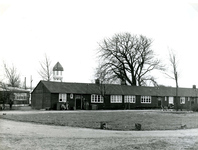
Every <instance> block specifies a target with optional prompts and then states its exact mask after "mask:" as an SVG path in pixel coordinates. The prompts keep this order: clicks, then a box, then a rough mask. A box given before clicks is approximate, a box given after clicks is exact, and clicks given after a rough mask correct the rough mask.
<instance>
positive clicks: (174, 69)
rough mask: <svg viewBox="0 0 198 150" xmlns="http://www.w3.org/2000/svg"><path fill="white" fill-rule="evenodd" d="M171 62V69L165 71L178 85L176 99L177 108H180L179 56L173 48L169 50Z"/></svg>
mask: <svg viewBox="0 0 198 150" xmlns="http://www.w3.org/2000/svg"><path fill="white" fill-rule="evenodd" d="M169 62H170V71H169V72H168V71H167V72H165V74H166V75H167V76H168V77H169V78H170V79H172V80H174V81H175V86H176V100H175V109H176V110H177V109H178V88H179V84H178V78H179V73H178V58H177V55H176V53H175V52H174V51H173V50H171V49H170V50H169Z"/></svg>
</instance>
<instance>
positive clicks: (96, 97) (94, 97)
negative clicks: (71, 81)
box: [91, 94, 104, 103]
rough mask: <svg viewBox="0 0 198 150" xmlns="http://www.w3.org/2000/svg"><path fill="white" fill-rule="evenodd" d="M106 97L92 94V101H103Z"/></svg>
mask: <svg viewBox="0 0 198 150" xmlns="http://www.w3.org/2000/svg"><path fill="white" fill-rule="evenodd" d="M103 102H104V99H103V96H102V95H97V94H92V95H91V103H103Z"/></svg>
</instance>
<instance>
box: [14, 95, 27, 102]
mask: <svg viewBox="0 0 198 150" xmlns="http://www.w3.org/2000/svg"><path fill="white" fill-rule="evenodd" d="M14 100H19V101H23V100H27V93H14Z"/></svg>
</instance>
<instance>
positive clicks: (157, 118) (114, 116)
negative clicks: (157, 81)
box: [0, 110, 198, 130]
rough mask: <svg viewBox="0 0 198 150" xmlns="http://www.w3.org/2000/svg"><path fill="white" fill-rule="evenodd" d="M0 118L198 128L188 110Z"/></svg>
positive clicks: (122, 127)
mask: <svg viewBox="0 0 198 150" xmlns="http://www.w3.org/2000/svg"><path fill="white" fill-rule="evenodd" d="M0 118H4V119H10V120H16V121H24V122H34V123H40V124H50V125H58V126H71V127H82V128H94V129H100V124H101V122H105V123H106V124H107V129H109V130H135V123H139V124H141V127H142V128H141V130H175V129H181V128H182V127H181V126H183V125H186V126H185V128H187V129H189V128H198V113H196V112H187V111H177V112H176V111H160V110H156V111H151V110H141V111H127V110H125V111H124V110H123V111H116V110H114V111H71V112H67V111H45V112H42V113H41V112H40V111H35V112H34V113H24V114H21V113H16V114H15V113H12V114H11V113H7V114H6V115H1V116H0Z"/></svg>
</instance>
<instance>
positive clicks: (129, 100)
mask: <svg viewBox="0 0 198 150" xmlns="http://www.w3.org/2000/svg"><path fill="white" fill-rule="evenodd" d="M124 103H135V96H132V95H126V96H124Z"/></svg>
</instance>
